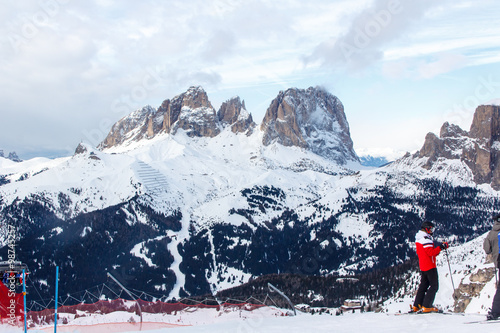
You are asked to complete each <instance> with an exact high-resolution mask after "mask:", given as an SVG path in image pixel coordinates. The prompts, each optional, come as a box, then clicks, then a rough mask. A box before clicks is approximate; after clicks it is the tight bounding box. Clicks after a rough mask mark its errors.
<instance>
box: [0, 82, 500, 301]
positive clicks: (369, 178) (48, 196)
mask: <svg viewBox="0 0 500 333" xmlns="http://www.w3.org/2000/svg"><path fill="white" fill-rule="evenodd" d="M313 91H314V92H317V93H318V94H320V95H321V94H322V92H321V91H318V90H314V89H313V90H311V92H313ZM292 92H293V93H294V94H295V93H296V94H297V96H299V97H300V96H302V94H304V95H307V93H306V91H305V90H300V91H299V90H292ZM198 93H199V94H198V97H196V98H194V97H195V94H193V95H191V96H185V95H184V96H180V97H178V98H174V99H172V100H169V102H168V103H165V104H164V107H165V110H167V109H168V107H170V112H171V114H170V116H169V118H168V119H173V118H171V117H173V116H172V114H173V113H175V112H178V114H177V117H178V118H177V119H179V115H181V113H182V112H185V113H186V114H189V113H190V111H191V110H192V107H196V108H198V109H200V111H201V112H204V111H207V112H205V114H209V115H212V116H213V115H214V113H215V110H214V109H213V108H210V107H209V104H208V102H209V101H208V98H205V97H204V96H203V95H202V93H201V91H198ZM285 95H286V94H285V92H283V99H281V102H280V101H279V100H277V101H276V103H275V104H273V105H276V109H274V107H273V108H271V111H270V114H271V115H273V114H276V118H275V119H274V118H273V117H274V116H273V117H271V121H274V122H277V120H278V119H280V118H278V113H279V112H276V113H274V110H276V111H277V110H279V109H280V105H281V109H282V111H283V113H282V116H283V119H282V120H286V119H285V118H286V117H285V115H286V114H291V113H290V112H292V114H295V115H301V116H304V118H307V117H308V116H310V115H311V113H310V112H309V111H310V110H317V109H316V108H314V107H312V108H309V107H308V106H306V105H304V106H300V105H297V104H296V103H294V102H293V101H292V98H290V101H289V102H286V105H285V104H283V103H282V102H283V100H285ZM198 99H199V100H198ZM174 100H175V103H174V102H172V101H174ZM297 100H301V99H300V98H297ZM318 100H319V101H322V100H323V99H321V98H320V99H316V100H314V99H311V100H308V103H309V102H310V103H309V104H308V105H309V106H310V105H312V106H314V105H317V104H315V103H318ZM332 100H333V99H332ZM323 101H324V100H323ZM330 101H331V98H330V97H329V96H328V98H327V100H326V102H328V103H329V102H330ZM326 102H325V103H326ZM182 103H186V105H182ZM174 104H175V105H174ZM168 105H170V106H168ZM183 108H184V109H183ZM294 108H295V110H297V109H300V110H302V111H300V112H296V111H294ZM285 109H287V110H285ZM141 110H142V109H141ZM238 110H239V111H238ZM244 110H245V108H244V103H243V102H242V101H241V100H239V99H238V98H232V99H230V100H228V103H227V106H226V107H225V109H224V111H221V112H220V113H219V115H217V114H216V113H215V114H216V117H217V118H219V117H221V118H223V119H226V120H225V123H224V124H223V126H217V128H218V129H219V130H220V132H219V133H218V134H217V135H215V136H210V134H209V133H208V132H206V134H207V135H199V134H200V133H201V131H198V129H201V128H203V126H202V125H206V124H214V122H211V123H210V122H205V121H204V120H206V119H205V118H203V117H201V118H197V119H195V122H196V121H197V120H198V119H202V120H203V121H202V122H201V123H199V124H200V127H199V128H198V129H197V128H196V127H190V126H189V124H192V122H191V120H189V119H187V118H188V117H186V118H185V119H187V120H186V122H184V123H183V124H184V125H186V126H184V125H182V126H181V124H178V125H175V123H170V124H168V123H167V122H165V115H168V112H165V111H162V113H158V109H154V108H152V107H151V108H150V109H149V108H148V109H145V110H143V111H138V112H137V113H136V114H135V118H134V119H135V120H136V121H135V122H130V123H127V124H126V123H122V124H121V125H120V126H122V127H120V126H119V125H117V127H115V130H114V131H112V132H113V133H117V134H120V128H123V129H124V130H123V132H122V134H123V136H120V138H121V139H123V140H122V142H123V143H125V144H117V145H113V146H110V147H107V148H102V147H99V149H97V148H94V147H91V146H90V145H87V144H84V143H82V144H80V145H79V146H78V147H77V149H76V150H75V154H74V155H73V156H71V157H67V158H60V159H56V160H48V159H37V160H29V161H24V162H21V163H9V164H8V165H6V166H5V167H2V169H1V173H0V198H1V200H0V218H1V219H2V220H3V221H5V223H4V224H2V225H0V244H1V245H4V244H5V238H4V237H5V234H6V229H5V228H6V226H7V225H9V224H11V225H15V226H16V228H17V230H18V237H19V240H20V242H19V247H20V251H19V259H20V260H21V261H23V262H25V263H27V264H28V266H29V267H30V270H31V272H32V277H33V279H34V280H35V281H34V282H35V285H36V286H37V288H39V290H40V291H41V293H42V294H43V295H51V294H52V293H53V286H52V285H50V284H47V282H46V281H47V280H48V276H49V274H50V269H51V267H54V266H56V265H58V266H60V267H61V270H62V271H64V272H66V273H65V274H66V275H65V276H64V283H63V286H64V289H65V290H66V291H67V292H71V291H74V290H81V289H82V287H83V288H85V287H86V286H90V285H91V282H92V281H94V283H92V285H94V284H95V281H97V280H99V279H100V277H101V276H102V277H103V278H105V272H112V274H113V275H114V276H117V277H119V278H120V280H121V279H123V280H124V281H126V284H127V286H128V287H131V288H136V289H144V288H145V289H147V290H146V291H148V292H152V293H153V292H161V293H162V294H163V295H166V296H168V297H170V298H173V297H176V298H177V297H183V296H189V295H200V294H206V293H212V294H214V293H216V292H218V291H219V290H222V289H226V288H227V287H231V286H235V285H238V284H241V283H244V282H247V281H249V280H250V279H251V278H255V277H258V276H261V275H265V274H278V273H283V272H290V273H298V274H304V275H322V276H327V275H332V274H340V275H346V274H358V273H363V272H370V271H373V270H377V269H382V268H386V267H389V266H393V265H398V264H401V263H403V262H405V261H407V260H409V259H411V258H412V257H413V256H414V255H415V253H414V249H413V248H412V247H411V245H410V241H409V240H411V239H412V238H413V237H414V230H417V229H418V227H419V225H420V223H421V221H422V220H423V219H428V220H432V221H435V222H436V224H438V225H440V230H443V236H444V237H447V238H449V239H450V240H453V241H454V242H456V243H463V242H466V241H469V240H471V239H473V238H475V237H477V236H479V235H481V234H482V233H483V232H485V231H487V230H488V228H489V223H488V220H489V218H490V216H491V215H492V214H493V213H494V212H495V210H496V209H497V208H496V207H498V206H500V195H499V193H498V192H497V191H496V190H494V189H493V188H492V187H491V186H490V184H489V183H483V184H477V183H476V182H475V178H474V174H473V172H472V170H471V169H470V168H469V166H468V165H467V164H466V163H465V162H463V161H461V160H460V159H458V158H451V159H446V158H444V157H443V156H439V157H437V158H436V161H435V162H434V163H433V164H432V165H431V166H430V167H429V168H425V167H423V166H424V165H425V163H426V162H427V161H428V160H429V157H425V156H424V157H420V156H418V155H410V154H408V155H407V156H405V157H403V158H401V159H398V160H397V161H394V162H393V163H391V164H389V165H386V166H384V167H380V168H364V167H362V166H361V165H360V164H359V162H356V161H353V160H352V159H351V160H349V159H345V161H346V163H345V164H341V163H340V162H339V161H338V160H336V159H335V158H332V156H328V155H327V154H324V155H326V156H322V155H321V154H318V153H316V152H314V151H313V150H312V149H306V148H305V147H301V146H295V145H283V144H281V143H280V141H279V140H278V139H276V140H275V139H271V140H270V142H269V143H268V145H265V144H264V143H263V138H264V136H265V133H266V132H265V131H262V130H261V129H260V127H259V126H253V125H251V126H249V127H248V128H246V129H245V130H243V131H239V130H236V132H235V131H234V128H233V125H234V124H237V125H235V127H238V129H239V128H240V127H239V126H240V124H241V126H243V127H242V128H245V126H246V125H248V124H249V123H248V122H245V121H244V122H240V123H239V122H238V121H239V120H240V117H239V115H238V117H237V116H236V115H237V113H238V112H240V115H242V118H241V119H246V120H248V119H249V118H248V117H246V114H245V112H244ZM327 110H328V108H326V107H325V108H319V109H318V111H319V115H320V116H322V117H323V116H325V117H326V116H328V115H327V114H326V111H327ZM285 111H286V112H287V113H286V112H285ZM280 112H281V111H280ZM155 115H156V117H155ZM332 117H333V115H332ZM293 118H295V119H296V122H297V124H302V125H305V126H301V127H298V128H299V129H300V128H302V129H305V128H307V126H309V125H314V124H315V123H314V122H307V121H303V122H302V123H301V122H300V121H298V120H297V119H298V117H294V116H292V117H290V119H293ZM214 119H215V118H214ZM320 119H327V120H328V119H329V118H324V117H323V118H321V117H320ZM332 119H333V118H332ZM303 120H304V119H303ZM306 120H307V119H306ZM325 123H327V124H328V123H329V122H328V121H327V122H325ZM331 124H333V120H332V123H331ZM219 125H220V123H219ZM164 126H170V127H169V128H170V129H173V128H174V126H178V127H177V130H176V132H175V134H173V133H167V132H166V131H163V130H162V128H164ZM205 128H206V129H209V127H205ZM330 128H332V127H329V129H330ZM125 129H129V130H128V131H126V130H125ZM148 130H152V132H150V133H152V134H154V135H152V136H148ZM314 130H316V131H318V130H321V127H316V128H315V129H314ZM339 130H342V129H341V128H340V125H339ZM453 130H454V128H453V127H451V126H447V127H446V130H445V131H443V136H444V137H445V138H451V137H454V136H453V135H452V134H453V133H454V131H453ZM455 130H456V129H455ZM197 131H198V132H197ZM307 133H313V129H312V127H310V132H307V131H305V134H307ZM344 133H345V132H344ZM299 134H301V135H302V134H303V133H302V132H300V133H299ZM458 134H460V135H463V133H462V132H460V133H458ZM460 135H459V136H458V138H460ZM136 137H137V138H138V140H136V139H135V138H136ZM304 137H307V135H306V136H304V135H303V136H302V139H304ZM311 137H312V136H311ZM116 138H119V136H117V137H116ZM121 139H120V140H117V141H116V142H119V141H121ZM466 139H467V138H466ZM467 140H468V139H467ZM467 140H465V141H464V142H469V141H467ZM304 142H306V143H307V141H306V140H305V139H304ZM457 142H458V144H460V143H461V142H462V141H460V140H458V141H457ZM457 148H458V149H460V146H457ZM452 156H455V155H452ZM456 156H458V155H456ZM111 222H112V223H111ZM122 234H126V235H130V237H122ZM75 244H77V245H76V246H75ZM78 244H83V246H84V247H85V246H88V247H90V248H91V249H92V251H93V252H92V253H94V254H93V255H94V256H95V258H92V259H93V265H92V267H91V269H92V270H93V271H92V278H87V276H88V275H89V273H88V269H90V268H89V265H88V258H86V257H85V258H84V257H82V255H81V254H82V253H83V252H84V251H83V249H84V248H82V245H78ZM78 246H80V247H78ZM5 249H6V248H5V247H3V248H2V249H1V251H0V257H1V259H2V260H3V259H5V258H6V257H5V256H4V252H5ZM96 249H98V250H96ZM2 251H3V252H2ZM107 254H111V255H109V256H107V257H105V256H106V255H107ZM115 274H116V275H115Z"/></svg>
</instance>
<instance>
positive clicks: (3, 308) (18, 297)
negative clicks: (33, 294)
mask: <svg viewBox="0 0 500 333" xmlns="http://www.w3.org/2000/svg"><path fill="white" fill-rule="evenodd" d="M23 315H24V297H23V294H22V293H19V294H16V293H15V292H12V291H11V290H10V289H9V288H7V286H5V284H3V283H1V282H0V317H1V319H2V321H4V320H5V319H15V317H19V316H23Z"/></svg>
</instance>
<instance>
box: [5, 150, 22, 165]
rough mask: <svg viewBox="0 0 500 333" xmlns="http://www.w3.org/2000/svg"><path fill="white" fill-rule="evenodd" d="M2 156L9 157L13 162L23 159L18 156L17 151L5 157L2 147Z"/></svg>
mask: <svg viewBox="0 0 500 333" xmlns="http://www.w3.org/2000/svg"><path fill="white" fill-rule="evenodd" d="M0 157H3V158H7V159H9V160H11V161H13V162H22V161H23V160H22V159H20V158H19V156H17V153H16V152H15V151H12V152H10V153H9V155H7V157H5V155H4V152H3V149H0Z"/></svg>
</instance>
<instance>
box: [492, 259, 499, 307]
mask: <svg viewBox="0 0 500 333" xmlns="http://www.w3.org/2000/svg"><path fill="white" fill-rule="evenodd" d="M498 277H499V279H500V268H499V269H498ZM499 281H500V280H499ZM491 312H493V313H494V314H497V315H500V283H499V284H498V285H497V292H496V293H495V297H493V304H492V305H491Z"/></svg>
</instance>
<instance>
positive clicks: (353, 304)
mask: <svg viewBox="0 0 500 333" xmlns="http://www.w3.org/2000/svg"><path fill="white" fill-rule="evenodd" d="M363 306H364V304H363V302H362V301H361V300H359V299H346V300H345V301H344V305H342V306H340V309H341V310H342V311H344V312H345V311H356V310H360V311H361V309H362V308H363Z"/></svg>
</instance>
